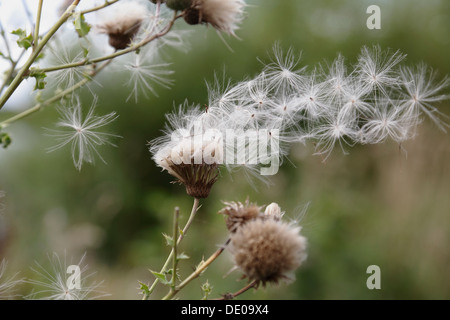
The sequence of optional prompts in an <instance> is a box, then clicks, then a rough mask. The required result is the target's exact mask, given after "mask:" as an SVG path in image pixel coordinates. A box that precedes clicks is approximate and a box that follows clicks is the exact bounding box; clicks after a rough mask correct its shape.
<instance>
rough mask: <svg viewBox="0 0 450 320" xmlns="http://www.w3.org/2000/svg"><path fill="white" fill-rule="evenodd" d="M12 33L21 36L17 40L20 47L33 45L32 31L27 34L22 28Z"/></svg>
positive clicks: (26, 47)
mask: <svg viewBox="0 0 450 320" xmlns="http://www.w3.org/2000/svg"><path fill="white" fill-rule="evenodd" d="M11 33H12V34H14V35H16V36H18V37H19V39H18V40H17V44H18V45H19V47H21V48H24V49H28V48H30V47H31V46H32V45H33V36H32V34H31V33H30V34H29V35H28V36H27V33H26V31H25V30H23V29H20V28H19V29H17V30H14V31H12V32H11Z"/></svg>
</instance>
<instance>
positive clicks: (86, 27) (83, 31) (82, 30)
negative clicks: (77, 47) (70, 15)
mask: <svg viewBox="0 0 450 320" xmlns="http://www.w3.org/2000/svg"><path fill="white" fill-rule="evenodd" d="M73 25H74V26H75V30H76V31H77V33H78V36H79V37H80V38H81V37H84V36H85V35H87V34H88V33H89V31H90V30H91V25H90V24H89V23H87V22H86V20H85V19H84V15H83V14H81V12H77V13H75V19H74V21H73Z"/></svg>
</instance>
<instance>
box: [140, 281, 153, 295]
mask: <svg viewBox="0 0 450 320" xmlns="http://www.w3.org/2000/svg"><path fill="white" fill-rule="evenodd" d="M138 282H139V284H140V285H141V286H140V287H139V290H141V291H142V294H143V295H146V296H148V295H149V294H150V288H149V287H148V285H146V284H145V283H143V282H141V281H138Z"/></svg>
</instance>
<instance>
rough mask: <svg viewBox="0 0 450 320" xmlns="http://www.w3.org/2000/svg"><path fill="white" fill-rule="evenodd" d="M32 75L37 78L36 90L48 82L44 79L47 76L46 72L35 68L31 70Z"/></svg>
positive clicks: (42, 87)
mask: <svg viewBox="0 0 450 320" xmlns="http://www.w3.org/2000/svg"><path fill="white" fill-rule="evenodd" d="M30 77H33V78H35V79H36V84H35V85H34V90H42V89H44V88H45V85H46V84H47V82H45V81H44V79H45V78H46V77H47V74H46V73H45V72H34V71H33V70H31V73H30Z"/></svg>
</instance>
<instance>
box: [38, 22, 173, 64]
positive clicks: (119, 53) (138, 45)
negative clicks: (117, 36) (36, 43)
mask: <svg viewBox="0 0 450 320" xmlns="http://www.w3.org/2000/svg"><path fill="white" fill-rule="evenodd" d="M179 17H181V15H176V13H175V14H174V17H173V18H172V20H170V22H169V24H168V25H167V27H166V28H165V29H164V30H163V31H161V32H160V33H157V34H154V35H152V36H151V37H147V38H145V39H144V40H142V41H140V42H138V43H136V44H134V45H132V46H129V47H127V48H125V49H123V50H118V51H115V52H113V53H111V54H108V55H105V56H102V57H98V58H94V59H90V60H89V59H83V60H81V61H77V62H72V63H68V64H64V65H60V66H54V67H48V68H42V69H35V71H36V72H38V73H40V72H53V71H58V70H63V69H69V68H75V67H81V66H86V65H90V64H95V63H99V62H102V61H106V60H110V59H114V58H116V57H119V56H122V55H124V54H127V53H129V52H133V51H136V50H138V49H139V48H141V47H143V46H145V45H146V44H147V43H149V42H151V41H153V40H156V39H158V38H161V37H163V36H165V35H166V34H167V33H168V32H169V31H170V30H171V29H172V27H173V25H174V23H175V21H176V20H177V19H178V18H179Z"/></svg>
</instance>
